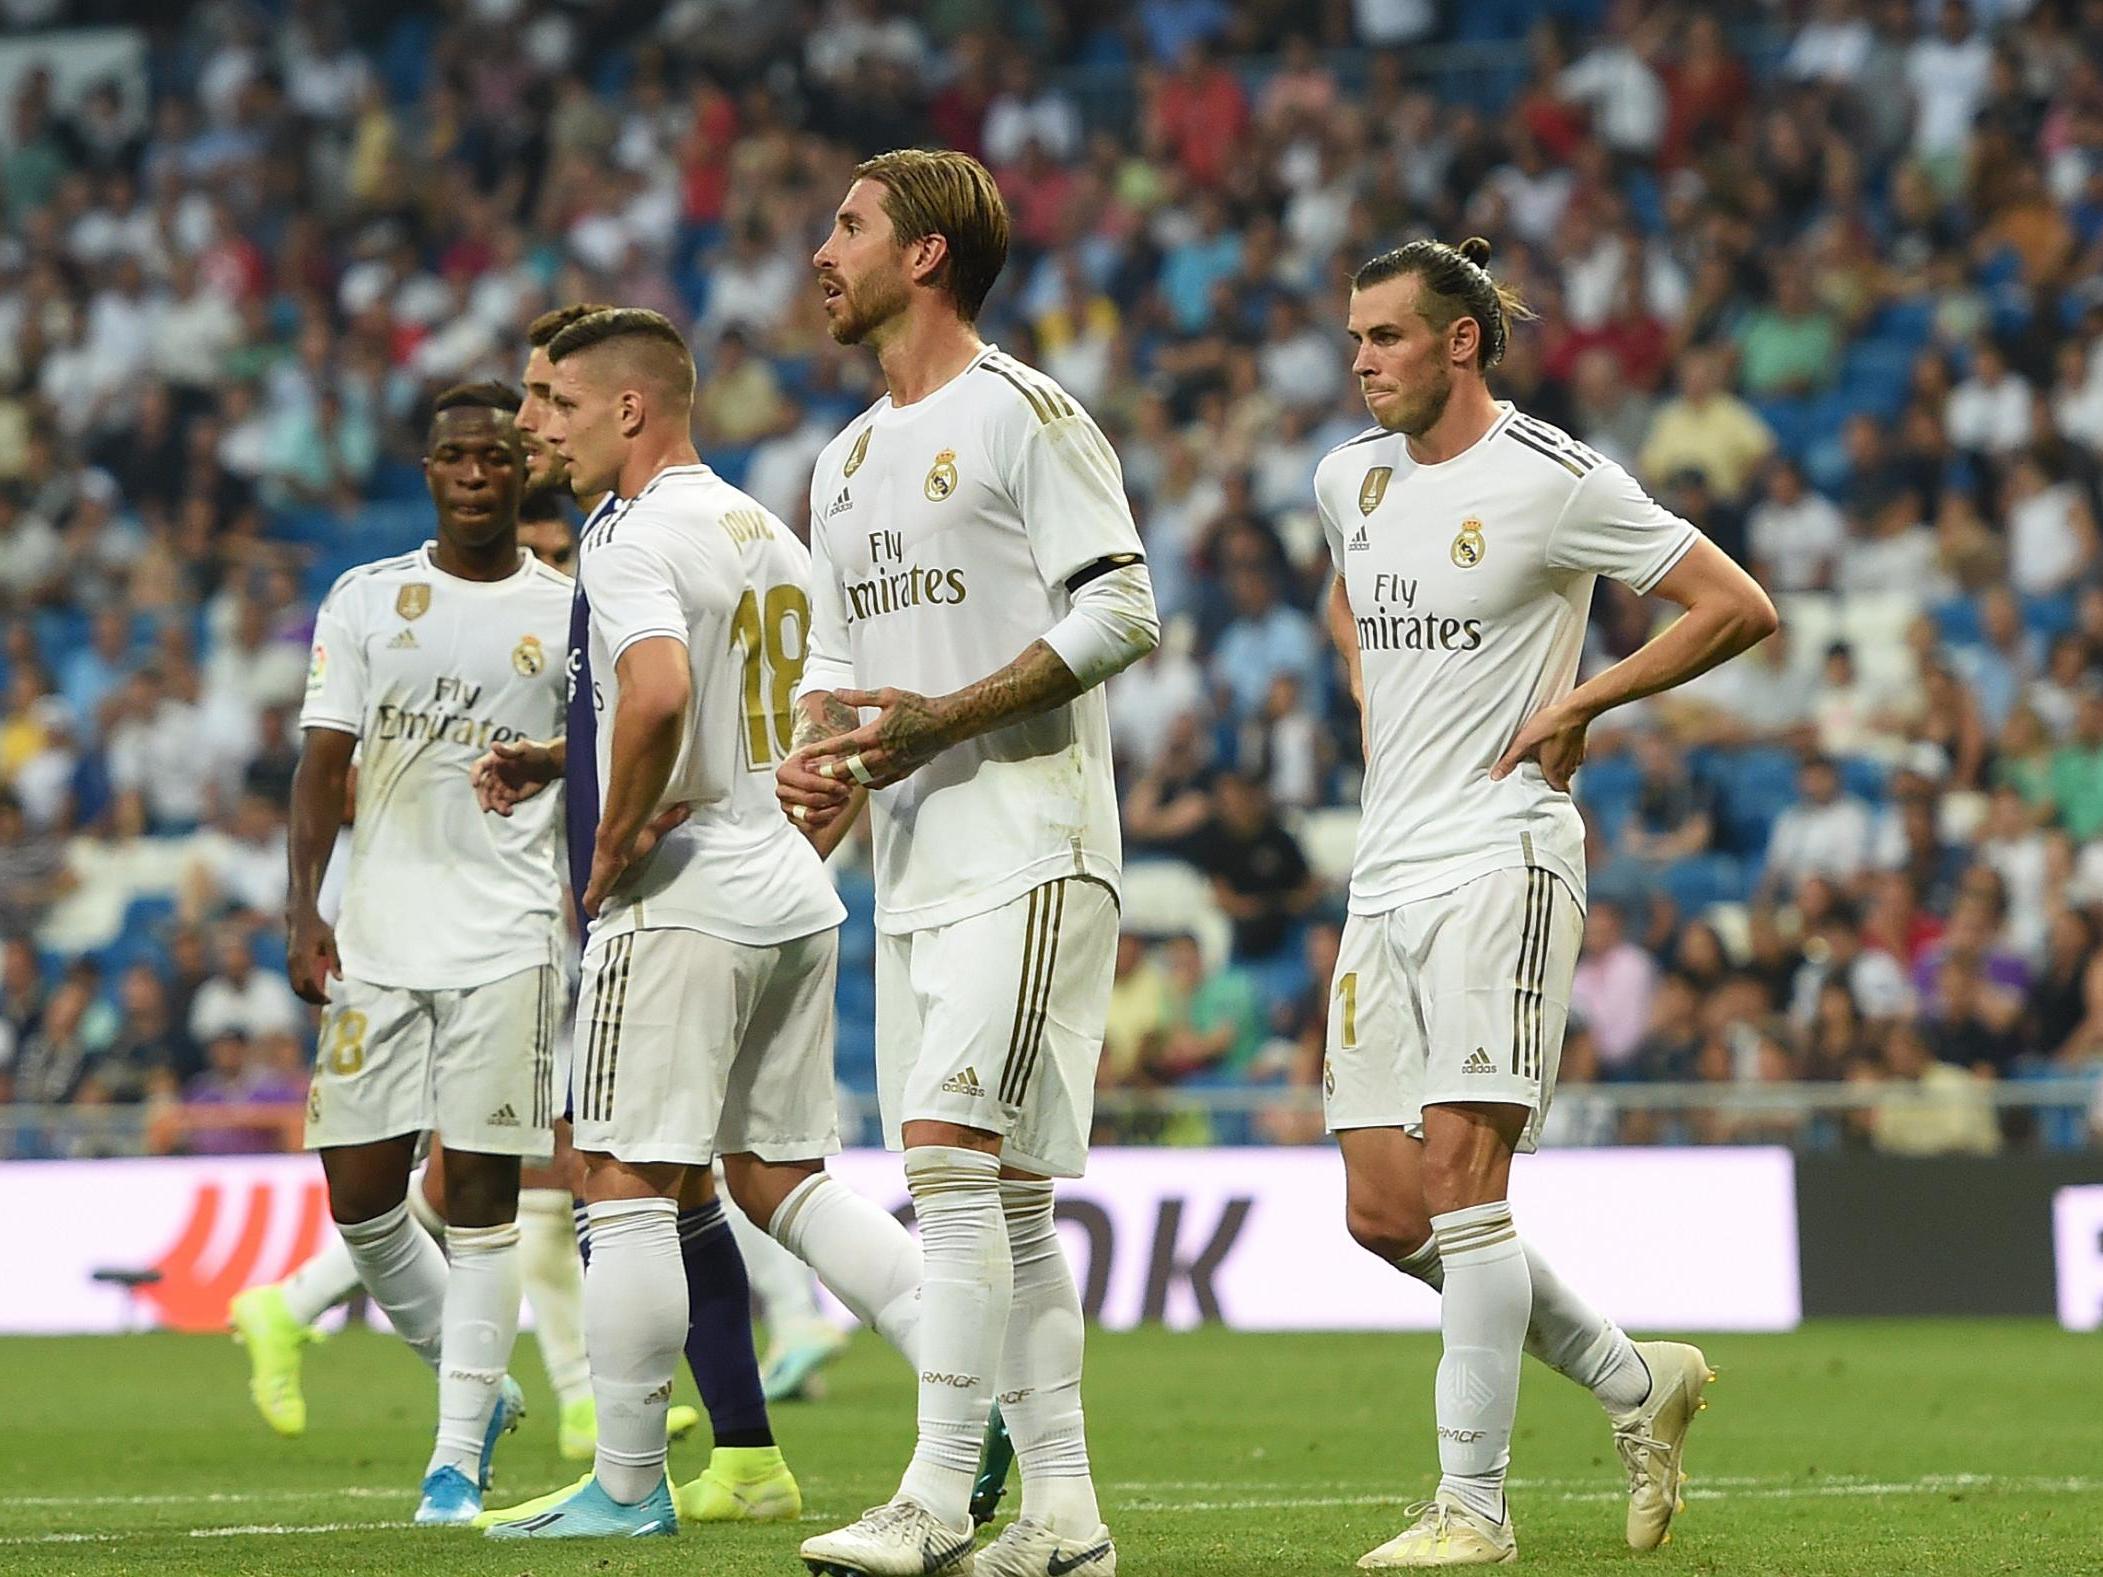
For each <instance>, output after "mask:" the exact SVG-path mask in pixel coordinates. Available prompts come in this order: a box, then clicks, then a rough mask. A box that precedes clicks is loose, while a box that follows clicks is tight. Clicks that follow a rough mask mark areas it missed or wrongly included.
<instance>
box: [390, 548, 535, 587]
mask: <svg viewBox="0 0 2103 1577" xmlns="http://www.w3.org/2000/svg"><path fill="white" fill-rule="evenodd" d="M437 549H438V544H437V543H436V542H435V541H434V542H426V543H425V544H424V545H423V546H422V547H420V548H418V549H417V550H416V556H417V559H418V561H419V562H420V563H421V564H422V565H423V567H424V568H425V569H427V570H429V571H430V572H431V573H432V574H433V575H436V576H438V577H439V578H440V579H442V580H445V581H447V582H449V583H450V584H452V585H455V586H465V587H467V588H468V589H469V590H471V591H498V590H501V589H502V588H503V587H506V586H509V585H511V584H512V583H513V582H514V581H516V580H517V579H518V578H519V577H520V576H522V575H530V574H532V573H533V566H534V564H535V563H536V562H537V561H536V560H535V559H534V557H533V555H532V554H531V553H529V552H527V551H526V549H524V548H520V549H519V550H518V568H517V569H515V570H513V571H512V572H511V573H510V574H509V575H506V576H505V577H504V578H503V579H502V580H468V579H466V578H465V577H464V576H460V575H455V574H452V573H450V572H449V571H446V570H442V569H440V568H439V567H438V557H437Z"/></svg>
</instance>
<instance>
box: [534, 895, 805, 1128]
mask: <svg viewBox="0 0 2103 1577" xmlns="http://www.w3.org/2000/svg"><path fill="white" fill-rule="evenodd" d="M839 957H840V934H839V932H838V931H837V930H827V931H820V932H817V933H816V934H814V935H811V936H804V937H798V938H796V939H795V940H794V941H790V942H780V943H775V944H773V945H771V946H766V947H751V946H748V945H746V944H745V943H743V942H732V941H728V940H726V939H725V938H723V937H719V936H711V935H709V934H708V933H707V932H705V931H694V930H688V929H685V928H682V927H677V926H665V927H662V928H658V929H652V930H641V931H624V932H622V933H620V934H619V935H617V936H612V937H608V938H607V939H606V940H605V941H603V942H593V943H592V944H591V945H590V947H589V948H587V950H586V952H585V954H584V980H583V986H582V989H581V990H580V991H579V993H578V997H577V1028H576V1045H575V1047H574V1048H573V1050H572V1052H571V1059H570V1107H571V1112H570V1120H571V1124H572V1137H573V1138H574V1140H575V1142H576V1146H577V1148H578V1149H580V1150H586V1151H591V1152H594V1153H597V1154H604V1155H611V1156H613V1157H615V1158H616V1159H617V1160H622V1161H630V1162H634V1163H637V1164H650V1163H658V1162H682V1163H685V1164H686V1165H689V1166H706V1165H708V1163H709V1162H711V1161H712V1160H714V1159H715V1158H716V1157H717V1156H718V1155H738V1154H742V1153H745V1152H748V1151H749V1152H750V1153H751V1154H753V1155H756V1156H758V1157H759V1158H760V1159H761V1160H763V1161H805V1160H814V1159H816V1158H817V1157H819V1156H825V1155H831V1154H833V1153H834V1152H835V1151H837V1150H838V1149H839V1148H840V1118H839V1106H838V1101H837V1099H836V1097H835V1095H834V1093H833V1072H832V1047H833V977H834V974H835V972H836V971H837V969H838V967H839Z"/></svg>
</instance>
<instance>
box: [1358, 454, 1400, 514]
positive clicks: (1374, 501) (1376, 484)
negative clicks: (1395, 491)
mask: <svg viewBox="0 0 2103 1577" xmlns="http://www.w3.org/2000/svg"><path fill="white" fill-rule="evenodd" d="M1394 474H1395V468H1394V467H1393V466H1391V465H1376V466H1374V467H1373V469H1372V470H1370V471H1368V472H1366V474H1365V480H1364V481H1363V482H1361V483H1359V484H1358V512H1359V513H1360V514H1361V515H1370V514H1371V513H1372V512H1373V511H1374V510H1376V509H1378V508H1379V507H1380V500H1382V499H1383V498H1385V497H1387V484H1388V479H1389V478H1391V477H1392V476H1393V475H1394Z"/></svg>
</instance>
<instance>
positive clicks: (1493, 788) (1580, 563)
mask: <svg viewBox="0 0 2103 1577" xmlns="http://www.w3.org/2000/svg"><path fill="white" fill-rule="evenodd" d="M1500 410H1501V412H1502V414H1501V415H1500V416H1499V417H1498V419H1497V421H1496V423H1495V425H1493V426H1492V427H1491V428H1490V430H1489V431H1488V432H1487V433H1485V434H1484V435H1483V436H1482V438H1481V439H1480V440H1479V441H1477V442H1476V443H1474V444H1473V445H1471V446H1470V447H1469V448H1468V449H1467V450H1465V451H1464V452H1462V453H1461V454H1458V455H1455V456H1454V457H1453V458H1452V459H1451V460H1446V461H1442V462H1441V463H1439V464H1437V465H1419V464H1418V463H1416V462H1415V461H1413V460H1411V459H1410V457H1409V448H1408V442H1407V440H1406V439H1404V438H1403V436H1402V435H1401V434H1399V433H1390V432H1386V431H1384V430H1382V429H1377V428H1376V429H1375V430H1373V431H1372V432H1369V433H1366V434H1364V435H1362V436H1361V437H1358V438H1354V439H1352V440H1351V441H1350V442H1349V443H1346V444H1343V445H1342V446H1340V447H1338V448H1336V449H1333V450H1331V451H1330V452H1329V454H1327V455H1326V456H1324V457H1323V459H1322V462H1321V464H1320V465H1319V466H1317V467H1316V469H1315V474H1314V491H1315V502H1316V506H1317V508H1318V510H1319V512H1320V514H1321V519H1322V530H1323V532H1324V534H1325V535H1326V536H1327V537H1328V539H1329V552H1330V555H1331V557H1333V558H1334V559H1335V561H1336V570H1337V573H1338V574H1339V575H1341V576H1343V578H1344V586H1345V590H1346V591H1347V593H1348V594H1349V596H1350V599H1351V613H1352V616H1353V618H1354V620H1355V622H1356V624H1357V627H1358V653H1359V661H1360V663H1361V665H1362V668H1363V675H1364V682H1365V705H1366V712H1367V717H1368V725H1369V726H1368V730H1367V732H1368V736H1369V748H1370V759H1369V760H1368V761H1367V763H1366V779H1365V790H1364V794H1363V806H1362V813H1363V820H1362V821H1361V823H1360V826H1359V832H1358V854H1357V858H1356V860H1355V862H1354V863H1353V866H1352V871H1351V909H1352V912H1354V913H1357V914H1379V913H1382V912H1383V911H1386V910H1389V909H1392V908H1394V907H1396V906H1397V905H1398V904H1402V903H1406V902H1409V901H1411V900H1413V899H1417V898H1429V897H1433V896H1435V895H1437V894H1439V893H1445V892H1451V891H1452V890H1453V889H1454V888H1456V887H1458V886H1460V885H1461V884H1462V883H1464V882H1468V881H1472V880H1474V879H1475V878H1476V877H1478V876H1484V875H1487V874H1488V873H1489V872H1491V871H1496V870H1502V869H1505V868H1507V867H1509V866H1517V865H1539V866H1545V867H1547V868H1548V869H1549V870H1551V871H1554V872H1555V873H1556V874H1557V875H1558V876H1560V877H1562V878H1563V880H1564V881H1565V882H1567V883H1568V884H1569V887H1570V890H1571V892H1572V894H1573V895H1575V896H1576V898H1577V899H1578V901H1579V902H1580V903H1582V902H1583V901H1584V895H1585V869H1584V825H1583V823H1582V821H1581V820H1580V819H1579V817H1578V813H1577V807H1576V805H1575V804H1573V803H1572V801H1571V798H1570V796H1569V795H1568V794H1559V793H1557V792H1556V791H1555V790H1553V789H1551V788H1550V787H1549V786H1548V780H1547V779H1546V778H1545V777H1544V776H1543V775H1542V772H1541V769H1540V767H1539V766H1538V765H1537V764H1536V763H1534V762H1531V761H1527V762H1522V763H1521V764H1520V766H1519V767H1518V768H1517V770H1515V771H1514V772H1513V773H1512V774H1511V775H1510V776H1508V777H1507V778H1505V779H1504V781H1502V782H1501V783H1492V782H1491V781H1490V775H1489V774H1490V768H1491V767H1493V766H1495V765H1496V763H1497V759H1498V757H1500V756H1502V755H1503V754H1504V752H1505V749H1506V747H1508V746H1509V745H1510V744H1511V742H1512V740H1513V738H1514V737H1515V736H1516V735H1517V734H1518V732H1519V729H1520V727H1521V726H1522V725H1523V724H1524V723H1525V722H1526V720H1527V719H1528V718H1529V717H1531V716H1532V715H1533V714H1534V713H1535V712H1536V711H1538V710H1539V709H1540V708H1541V707H1543V706H1545V705H1547V704H1548V703H1550V702H1552V701H1556V700H1559V699H1561V698H1562V697H1563V696H1565V695H1567V694H1569V693H1570V690H1571V689H1572V687H1573V685H1574V683H1575V680H1576V676H1577V660H1578V657H1579V654H1580V652H1581V651H1582V648H1583V646H1584V635H1585V620H1586V618H1587V616H1588V615H1589V613H1590V611H1591V605H1592V585H1593V582H1594V580H1595V579H1596V578H1597V577H1598V576H1600V575H1610V576H1612V577H1613V578H1614V579H1616V580H1619V581H1621V582H1623V583H1625V584H1626V585H1628V586H1631V587H1633V588H1634V589H1635V590H1636V591H1638V592H1648V591H1649V590H1650V589H1651V588H1652V587H1653V586H1655V585H1656V584H1657V583H1658V581H1659V580H1660V579H1661V578H1662V577H1663V576H1664V574H1665V572H1666V571H1667V570H1669V569H1671V568H1672V566H1673V565H1674V564H1676V563H1678V562H1679V560H1680V557H1681V555H1683V554H1684V553H1685V552H1686V551H1687V549H1688V548H1689V547H1691V546H1692V545H1693V544H1694V542H1695V540H1696V539H1697V537H1699V535H1700V533H1699V532H1697V531H1696V530H1695V528H1694V527H1693V526H1691V525H1689V524H1688V523H1687V522H1686V521H1684V520H1682V519H1680V518H1679V517H1678V516H1677V515H1674V514H1672V513H1671V512H1669V511H1668V510H1666V509H1665V508H1664V507H1663V506H1661V505H1660V504H1658V503H1657V502H1656V501H1655V500H1654V499H1652V498H1651V497H1650V496H1649V495H1648V494H1647V493H1645V492H1644V491H1643V489H1642V488H1641V487H1639V486H1638V485H1637V484H1636V481H1635V479H1634V478H1633V477H1631V476H1630V475H1629V474H1628V472H1626V471H1625V470H1623V469H1622V468H1621V467H1620V466H1619V465H1616V464H1615V463H1614V462H1613V461H1611V460H1607V459H1604V458H1602V457H1601V456H1600V455H1599V454H1597V453H1595V452H1594V451H1593V450H1591V449H1588V448H1586V447H1585V446H1584V445H1583V444H1581V443H1579V442H1577V441H1576V440H1575V439H1573V438H1571V437H1570V436H1569V435H1568V434H1567V433H1565V432H1563V431H1561V430H1560V429H1559V428H1555V427H1551V426H1549V425H1548V424H1547V423H1545V422H1540V421H1536V420H1535V419H1534V418H1532V417H1530V416H1527V415H1524V414H1523V413H1521V412H1520V411H1518V410H1515V409H1514V408H1513V407H1512V406H1510V405H1509V404H1503V403H1502V402H1500Z"/></svg>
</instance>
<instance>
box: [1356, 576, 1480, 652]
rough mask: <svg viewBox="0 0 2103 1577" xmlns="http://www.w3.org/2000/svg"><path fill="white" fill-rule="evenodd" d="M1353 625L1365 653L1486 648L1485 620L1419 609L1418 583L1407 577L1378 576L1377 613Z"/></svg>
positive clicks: (1375, 583)
mask: <svg viewBox="0 0 2103 1577" xmlns="http://www.w3.org/2000/svg"><path fill="white" fill-rule="evenodd" d="M1352 622H1353V623H1355V624H1356V625H1357V626H1358V649H1359V650H1360V651H1362V652H1472V651H1474V650H1476V649H1477V648H1479V647H1480V646H1481V645H1482V620H1480V619H1456V618H1452V617H1450V616H1448V615H1445V614H1441V613H1437V612H1433V611H1431V610H1429V609H1421V608H1419V607H1418V606H1417V582H1416V581H1414V580H1412V579H1410V578H1409V577H1408V576H1406V575H1375V576H1374V577H1373V610H1372V611H1371V612H1369V613H1359V614H1356V615H1355V616H1354V618H1353V621H1352Z"/></svg>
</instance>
